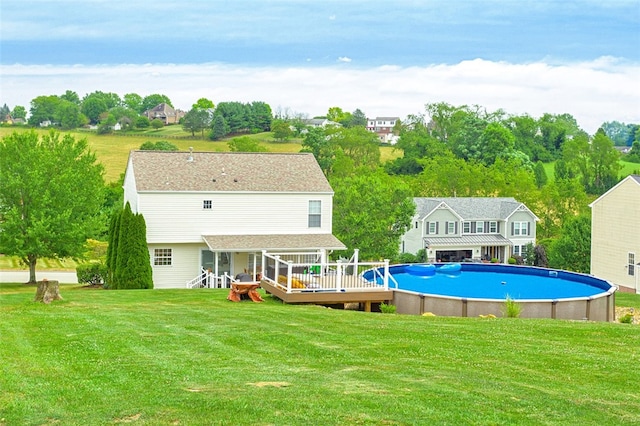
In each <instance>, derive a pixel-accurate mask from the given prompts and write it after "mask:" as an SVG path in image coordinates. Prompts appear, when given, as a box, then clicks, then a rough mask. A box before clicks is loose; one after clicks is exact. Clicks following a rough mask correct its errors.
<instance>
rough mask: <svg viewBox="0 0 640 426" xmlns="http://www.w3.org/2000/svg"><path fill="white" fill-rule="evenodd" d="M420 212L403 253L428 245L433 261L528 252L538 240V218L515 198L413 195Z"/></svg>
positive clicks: (406, 237) (403, 242)
mask: <svg viewBox="0 0 640 426" xmlns="http://www.w3.org/2000/svg"><path fill="white" fill-rule="evenodd" d="M413 200H414V203H415V204H416V214H415V215H414V217H413V220H412V222H411V229H409V230H408V231H407V232H406V233H405V234H404V235H403V237H402V239H401V248H400V250H401V252H402V253H412V254H416V253H417V252H418V250H421V249H425V250H426V253H427V258H428V261H429V262H437V261H442V262H447V261H450V262H453V261H463V260H470V259H477V260H491V259H498V261H500V262H505V261H506V260H507V259H508V258H509V257H511V256H516V255H521V256H522V255H524V254H525V253H524V252H525V250H526V246H527V244H529V243H532V244H534V245H535V242H536V222H537V221H538V217H537V216H536V215H535V214H533V213H532V212H531V210H529V209H528V208H527V206H525V205H524V204H522V203H521V202H518V201H516V200H515V199H514V198H480V197H477V198H476V197H469V198H464V197H461V198H456V197H454V198H414V199H413Z"/></svg>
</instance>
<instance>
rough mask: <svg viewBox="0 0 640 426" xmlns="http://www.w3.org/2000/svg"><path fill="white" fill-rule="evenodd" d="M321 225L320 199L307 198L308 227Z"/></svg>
mask: <svg viewBox="0 0 640 426" xmlns="http://www.w3.org/2000/svg"><path fill="white" fill-rule="evenodd" d="M321 226H322V201H320V200H309V228H320V227H321Z"/></svg>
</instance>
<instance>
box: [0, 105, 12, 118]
mask: <svg viewBox="0 0 640 426" xmlns="http://www.w3.org/2000/svg"><path fill="white" fill-rule="evenodd" d="M9 114H11V109H9V107H8V106H7V104H4V105H2V107H0V121H4V120H5V118H6V117H7V115H9Z"/></svg>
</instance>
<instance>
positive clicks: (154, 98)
mask: <svg viewBox="0 0 640 426" xmlns="http://www.w3.org/2000/svg"><path fill="white" fill-rule="evenodd" d="M160 104H167V105H169V106H171V107H172V108H173V104H172V103H171V100H170V99H169V97H168V96H167V95H159V94H157V93H154V94H153V95H149V96H145V97H144V98H143V99H142V105H141V106H140V108H141V109H142V111H140V112H141V113H142V112H145V111H147V110H149V109H151V108H155V107H157V106H158V105H160Z"/></svg>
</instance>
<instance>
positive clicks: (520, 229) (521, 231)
mask: <svg viewBox="0 0 640 426" xmlns="http://www.w3.org/2000/svg"><path fill="white" fill-rule="evenodd" d="M527 225H529V223H528V222H513V235H527V229H528V226H527Z"/></svg>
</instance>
